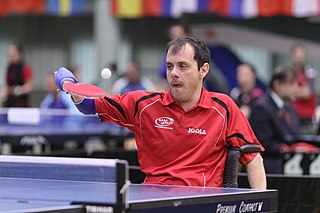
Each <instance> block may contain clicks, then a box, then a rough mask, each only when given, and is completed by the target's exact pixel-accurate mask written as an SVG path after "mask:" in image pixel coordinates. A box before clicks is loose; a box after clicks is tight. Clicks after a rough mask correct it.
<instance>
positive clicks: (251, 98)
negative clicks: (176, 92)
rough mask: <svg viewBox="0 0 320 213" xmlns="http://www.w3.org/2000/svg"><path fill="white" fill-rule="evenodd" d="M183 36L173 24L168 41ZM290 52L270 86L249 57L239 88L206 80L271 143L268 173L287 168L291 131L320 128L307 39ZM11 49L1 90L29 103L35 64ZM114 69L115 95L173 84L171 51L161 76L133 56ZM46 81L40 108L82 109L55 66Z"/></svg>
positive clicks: (9, 101) (13, 100) (4, 100)
mask: <svg viewBox="0 0 320 213" xmlns="http://www.w3.org/2000/svg"><path fill="white" fill-rule="evenodd" d="M183 36H189V31H188V29H187V28H186V27H185V26H183V25H181V24H175V25H172V26H171V27H170V29H169V30H168V41H170V40H174V39H176V38H178V37H183ZM211 54H214V53H211ZM288 54H290V58H291V64H288V65H281V64H279V65H278V66H276V67H275V68H274V70H272V72H271V73H272V74H271V76H270V80H269V82H264V83H265V87H261V86H259V85H257V79H258V76H257V73H258V70H257V69H259V68H256V67H254V66H253V65H252V64H250V63H248V62H241V63H239V64H237V68H236V71H235V73H234V75H235V78H236V79H237V86H236V87H234V88H230V89H229V88H227V87H226V86H225V85H223V83H221V81H219V79H217V77H216V76H214V73H213V72H211V74H210V76H208V77H207V79H206V81H205V85H206V87H207V89H208V90H210V91H216V92H224V93H228V95H230V97H231V98H232V99H233V100H234V101H235V103H236V104H237V105H238V106H239V108H240V109H241V111H242V112H243V114H244V115H245V116H246V117H247V118H248V120H249V122H250V124H251V126H252V129H253V130H254V132H255V134H256V136H257V138H258V139H259V141H260V142H261V144H262V145H263V146H264V147H265V149H266V151H265V152H263V153H262V156H263V157H264V164H265V169H266V172H267V173H278V174H281V173H283V164H284V160H283V155H282V153H283V152H284V151H285V150H286V149H288V145H287V144H286V143H284V142H285V141H284V138H285V136H286V135H298V134H314V135H316V134H318V121H317V119H316V114H317V113H316V112H317V111H316V109H317V93H316V88H315V81H316V77H317V71H316V70H314V69H313V67H312V66H311V65H310V64H309V63H308V53H307V49H306V48H305V46H304V45H303V44H302V43H297V44H295V45H294V46H292V48H291V50H288ZM7 55H8V65H7V71H6V77H5V81H6V82H5V86H4V87H3V88H1V90H0V100H1V106H2V107H29V106H30V103H29V101H30V93H31V92H32V88H33V76H32V73H33V72H32V67H31V66H30V65H28V63H27V62H26V61H25V60H24V50H23V47H22V45H20V44H17V43H12V44H11V45H9V46H8V49H7ZM213 63H215V62H214V61H213ZM69 70H70V71H72V72H73V73H74V74H75V76H76V77H77V78H78V79H80V72H81V71H80V69H79V68H75V67H69ZM114 73H115V74H116V75H117V79H116V80H115V82H114V83H113V86H112V89H111V93H112V95H113V94H119V93H120V94H123V93H126V92H129V91H133V90H162V91H164V90H167V88H168V87H167V85H166V84H167V83H166V82H167V81H166V63H165V57H163V60H162V62H161V64H160V65H159V69H158V73H156V75H157V76H158V80H157V82H153V81H151V80H150V79H148V78H147V77H145V76H143V75H142V73H141V70H140V66H139V64H138V63H137V62H135V61H130V62H129V63H128V64H127V66H126V69H125V70H124V71H123V72H121V75H119V71H117V72H116V70H114ZM44 85H45V88H44V89H45V91H46V93H47V94H46V96H45V97H44V98H43V99H42V100H41V104H40V105H39V107H40V108H43V109H45V108H55V109H69V110H72V111H76V110H77V109H76V108H75V107H74V104H73V102H72V100H71V98H70V96H69V95H68V94H66V93H64V92H61V91H59V90H58V89H57V86H56V85H55V82H54V73H53V72H52V73H48V75H47V78H46V80H45V82H44ZM313 148H314V149H313V150H314V151H318V150H317V149H316V148H315V147H313Z"/></svg>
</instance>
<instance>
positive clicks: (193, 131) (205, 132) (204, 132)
mask: <svg viewBox="0 0 320 213" xmlns="http://www.w3.org/2000/svg"><path fill="white" fill-rule="evenodd" d="M188 133H192V134H200V135H206V134H207V131H206V130H205V129H197V128H189V129H188Z"/></svg>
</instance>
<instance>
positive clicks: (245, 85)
mask: <svg viewBox="0 0 320 213" xmlns="http://www.w3.org/2000/svg"><path fill="white" fill-rule="evenodd" d="M237 80H238V84H239V86H240V88H241V90H242V91H243V92H249V91H250V90H251V89H253V87H254V86H255V84H256V76H255V74H254V73H253V71H252V70H251V68H250V67H249V66H248V65H240V66H239V67H238V69H237Z"/></svg>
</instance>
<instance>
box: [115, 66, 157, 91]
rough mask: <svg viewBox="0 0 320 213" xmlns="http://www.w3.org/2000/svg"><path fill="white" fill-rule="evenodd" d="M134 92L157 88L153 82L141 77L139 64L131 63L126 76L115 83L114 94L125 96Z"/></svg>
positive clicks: (127, 67)
mask: <svg viewBox="0 0 320 213" xmlns="http://www.w3.org/2000/svg"><path fill="white" fill-rule="evenodd" d="M134 90H155V87H154V84H153V83H152V81H151V80H149V79H148V78H146V77H143V76H141V74H140V71H139V67H138V65H137V63H135V62H130V63H128V64H127V66H126V70H125V74H124V76H122V77H120V78H119V79H118V80H116V81H115V82H114V84H113V87H112V94H124V93H126V92H130V91H134Z"/></svg>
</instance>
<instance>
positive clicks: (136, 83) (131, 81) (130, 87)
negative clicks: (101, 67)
mask: <svg viewBox="0 0 320 213" xmlns="http://www.w3.org/2000/svg"><path fill="white" fill-rule="evenodd" d="M134 90H151V91H152V90H155V86H154V84H153V83H152V81H151V80H149V79H148V78H146V77H143V76H141V75H140V71H139V67H138V65H137V64H136V63H135V62H130V63H128V64H127V66H126V70H125V74H124V76H122V77H120V78H119V79H118V80H116V81H115V82H114V84H113V87H112V94H113V95H115V94H124V93H126V92H130V91H134ZM115 125H116V124H115ZM127 131H129V130H127V129H124V130H123V132H124V134H127V137H126V139H125V140H124V142H123V146H124V148H125V149H127V150H132V149H136V141H135V139H134V135H133V133H132V132H129V133H128V132H127Z"/></svg>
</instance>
